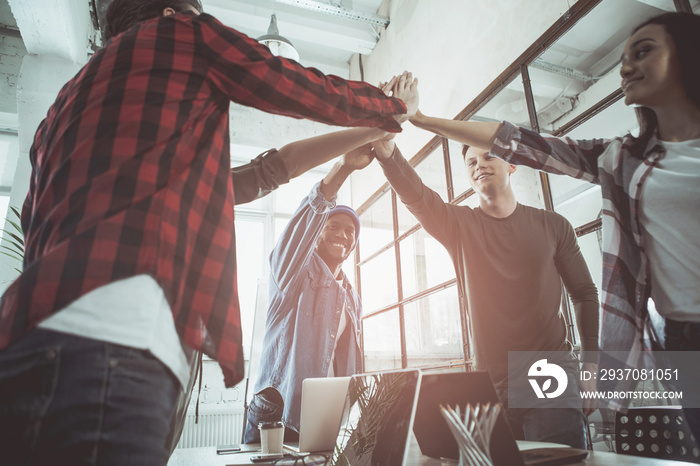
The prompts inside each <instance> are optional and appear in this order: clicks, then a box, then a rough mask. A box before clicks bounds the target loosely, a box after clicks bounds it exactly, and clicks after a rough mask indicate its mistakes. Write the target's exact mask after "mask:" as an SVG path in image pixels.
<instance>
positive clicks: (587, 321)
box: [555, 218, 599, 415]
mask: <svg viewBox="0 0 700 466" xmlns="http://www.w3.org/2000/svg"><path fill="white" fill-rule="evenodd" d="M561 223H562V229H561V232H560V234H559V244H558V245H557V252H556V255H555V262H556V265H557V270H558V271H559V275H560V276H561V278H562V281H563V282H564V287H565V288H566V290H567V291H568V292H569V296H570V297H571V302H572V304H573V307H574V315H575V317H576V326H577V327H578V333H579V337H580V340H581V352H582V356H583V369H584V370H587V371H590V372H594V373H595V372H596V370H597V365H598V360H597V359H596V357H595V356H596V355H597V354H598V353H597V352H598V327H599V323H598V321H599V318H598V314H599V311H598V310H599V301H598V290H597V289H596V286H595V284H594V283H593V279H592V278H591V274H590V272H589V270H588V266H587V265H586V261H585V260H584V258H583V254H581V249H580V248H579V246H578V243H577V241H576V233H574V229H573V228H572V227H571V224H570V223H569V222H568V221H566V220H565V219H564V218H561ZM579 385H580V386H581V390H586V391H594V390H595V386H596V381H595V380H590V381H587V382H586V381H583V380H580V381H579ZM583 404H584V405H583V408H584V414H586V415H588V414H590V413H592V412H593V411H595V409H596V407H597V404H596V403H595V402H594V400H591V399H584V400H583Z"/></svg>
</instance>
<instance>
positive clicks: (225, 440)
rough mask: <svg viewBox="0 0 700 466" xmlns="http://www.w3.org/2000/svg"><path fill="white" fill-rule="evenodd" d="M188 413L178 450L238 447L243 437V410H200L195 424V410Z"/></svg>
mask: <svg viewBox="0 0 700 466" xmlns="http://www.w3.org/2000/svg"><path fill="white" fill-rule="evenodd" d="M191 411H192V413H187V417H186V418H185V426H184V427H183V429H182V436H181V437H180V441H179V442H178V444H177V448H195V447H210V446H216V445H238V444H239V443H241V437H242V435H243V410H241V409H240V408H239V409H236V410H232V409H231V408H230V407H229V408H228V409H226V408H222V409H220V410H212V409H207V410H206V412H204V413H202V411H201V410H200V413H199V421H198V422H197V424H195V422H194V420H195V416H194V410H191Z"/></svg>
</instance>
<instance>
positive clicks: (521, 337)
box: [373, 77, 598, 448]
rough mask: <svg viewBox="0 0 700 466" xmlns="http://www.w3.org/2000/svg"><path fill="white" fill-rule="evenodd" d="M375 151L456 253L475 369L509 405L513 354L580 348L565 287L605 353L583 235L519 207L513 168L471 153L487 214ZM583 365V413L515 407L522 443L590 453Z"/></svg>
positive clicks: (585, 332) (592, 345) (573, 367)
mask: <svg viewBox="0 0 700 466" xmlns="http://www.w3.org/2000/svg"><path fill="white" fill-rule="evenodd" d="M409 81H410V80H407V79H405V77H404V78H403V79H402V80H400V81H399V83H398V84H397V86H407V87H408V86H410V84H411V83H410V82H409ZM394 92H395V95H397V96H399V95H401V93H400V91H399V90H397V89H396V88H395V89H394ZM414 92H417V91H415V90H414ZM403 95H404V96H407V94H403ZM406 98H410V97H406ZM415 98H417V95H416V96H415ZM373 146H374V152H375V156H376V158H377V159H378V160H379V162H380V164H381V166H382V169H383V170H384V174H385V175H386V177H387V180H388V181H389V183H390V184H391V186H392V187H393V188H394V190H395V191H396V193H397V194H398V196H399V198H400V199H401V201H402V202H403V203H404V204H405V205H406V207H408V209H409V210H410V211H411V212H412V213H413V215H415V216H416V218H417V219H418V221H419V222H420V223H421V225H422V226H423V228H425V230H426V231H427V232H428V233H430V234H431V235H432V236H433V237H434V238H435V239H437V240H438V241H440V243H442V244H443V245H444V246H445V248H447V250H448V252H449V253H450V256H451V257H452V261H453V263H454V266H455V271H456V275H457V282H458V286H459V292H460V294H461V295H462V296H465V297H466V300H467V303H468V310H469V316H470V320H471V330H472V334H473V343H474V364H475V367H476V369H480V370H487V371H488V372H489V374H490V376H491V379H492V380H493V382H494V384H495V385H496V388H497V391H498V393H499V397H500V398H501V401H502V402H503V403H504V405H506V406H507V400H508V352H509V351H510V352H516V351H521V352H524V351H529V352H569V351H571V344H570V343H569V342H568V341H567V339H566V326H565V321H564V319H563V317H562V315H561V314H560V312H559V305H560V302H561V282H562V281H563V282H564V285H565V287H566V289H567V290H568V292H569V294H570V296H571V301H572V302H573V305H574V312H575V314H576V321H577V323H578V329H579V334H580V336H581V347H582V350H583V351H584V352H595V351H597V350H598V293H597V290H596V287H595V285H594V283H593V281H592V279H591V276H590V273H589V271H588V267H587V266H586V263H585V261H584V259H583V256H582V255H581V251H580V249H579V247H578V245H577V243H576V235H575V233H574V230H573V228H572V227H571V225H570V224H569V222H568V221H567V220H566V219H565V218H564V217H562V216H561V215H559V214H557V213H555V212H551V211H545V210H542V209H536V208H532V207H528V206H524V205H522V204H519V203H518V202H517V201H516V199H515V195H514V193H513V189H512V186H511V180H510V178H511V174H513V173H514V172H515V171H516V167H515V166H514V165H509V164H507V163H506V162H504V161H502V160H500V159H498V158H495V157H492V156H491V155H489V153H488V151H485V150H480V149H476V148H468V147H466V146H465V148H464V151H463V154H464V156H465V165H466V167H467V174H468V177H469V182H470V184H471V186H472V187H473V189H474V191H475V192H476V194H477V195H478V196H479V207H477V208H475V209H472V208H470V207H466V206H457V205H452V204H448V203H446V202H444V201H443V200H442V199H441V198H440V196H439V195H438V194H437V193H436V192H434V191H433V190H431V189H430V188H428V187H427V186H425V184H423V182H422V181H421V179H420V178H419V176H418V174H417V173H416V171H415V170H414V169H413V168H412V167H411V166H410V165H409V163H408V162H407V161H406V159H405V158H404V157H403V156H402V155H401V153H400V152H399V150H398V148H397V147H396V145H395V143H394V141H393V139H392V138H391V137H387V138H385V139H382V140H379V141H376V142H375V143H373ZM586 364H593V363H592V362H591V363H586ZM577 366H578V363H577V361H575V360H572V362H571V364H570V365H569V367H568V368H566V369H567V372H568V373H569V374H568V375H569V383H568V386H569V387H573V388H574V390H573V391H574V392H576V393H575V394H574V395H575V397H576V400H577V403H576V404H577V405H578V407H577V408H561V409H538V408H535V409H507V417H508V420H509V423H510V425H511V428H512V430H513V432H514V434H515V435H516V437H517V438H521V439H522V438H524V439H525V440H533V441H549V442H557V443H564V444H567V445H571V446H573V447H578V448H585V417H584V415H583V411H582V406H581V401H580V395H579V393H578V391H577V390H575V388H576V387H577V379H578V377H576V375H577V372H578V367H577ZM591 369H592V367H591ZM586 410H587V411H588V410H591V411H592V409H590V407H588V406H587V409H586Z"/></svg>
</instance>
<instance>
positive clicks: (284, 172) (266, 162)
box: [231, 128, 387, 205]
mask: <svg viewBox="0 0 700 466" xmlns="http://www.w3.org/2000/svg"><path fill="white" fill-rule="evenodd" d="M386 134H387V133H386V131H382V130H380V129H377V128H354V129H349V130H345V131H338V132H336V133H332V134H324V135H322V136H316V137H313V138H309V139H302V140H301V141H297V142H292V143H290V144H287V145H285V146H283V147H282V148H281V149H280V150H275V149H270V150H269V151H266V152H263V153H262V154H260V155H259V156H257V157H256V158H254V159H253V160H251V161H250V163H246V164H244V165H241V166H238V167H235V168H232V169H231V178H232V180H233V191H234V199H235V202H236V205H239V204H245V203H247V202H251V201H254V200H255V199H259V198H261V197H263V196H266V195H268V194H269V193H270V192H272V191H274V190H275V189H277V188H278V187H279V186H280V185H282V184H285V183H288V182H289V180H291V179H292V178H296V177H297V176H299V175H301V174H303V173H306V172H307V171H308V170H311V169H312V168H314V167H317V166H319V165H322V164H324V163H326V162H328V161H329V160H331V159H334V158H335V157H337V156H339V155H341V154H344V153H346V152H348V151H350V150H352V149H353V148H355V147H357V145H358V144H366V143H368V142H370V141H373V140H375V139H377V138H379V137H382V136H384V135H386Z"/></svg>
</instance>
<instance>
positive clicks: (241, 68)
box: [192, 14, 415, 131]
mask: <svg viewBox="0 0 700 466" xmlns="http://www.w3.org/2000/svg"><path fill="white" fill-rule="evenodd" d="M192 21H193V26H194V28H195V31H194V33H195V34H198V35H200V36H201V39H202V41H201V43H202V44H203V45H202V50H201V52H202V53H201V56H202V58H204V60H206V72H207V77H208V78H209V80H210V81H211V82H212V83H213V84H214V86H216V88H217V89H219V90H220V91H221V92H222V94H223V95H225V96H226V97H227V98H229V99H230V100H233V101H234V102H237V103H240V104H242V105H248V106H251V107H254V108H257V109H260V110H263V111H265V112H270V113H276V114H279V115H286V116H291V117H294V118H308V119H311V120H314V121H319V122H322V123H327V124H333V125H340V126H378V127H381V128H383V129H386V130H388V131H400V130H401V128H400V125H399V121H403V120H404V119H406V118H407V117H408V116H410V115H411V113H410V112H415V109H414V110H410V109H409V114H408V115H406V114H407V108H406V106H405V105H404V104H403V102H401V101H400V100H399V99H397V98H394V97H389V96H387V95H385V94H384V93H383V92H382V91H380V90H379V89H377V88H376V87H374V86H371V85H370V84H367V83H364V82H359V81H347V80H345V79H342V78H340V77H338V76H333V75H324V74H323V73H321V72H320V71H319V70H317V69H314V68H305V67H303V66H301V65H300V64H299V63H297V62H296V61H294V60H288V59H286V58H282V57H277V56H274V55H272V54H271V53H270V51H269V50H268V48H267V47H265V46H264V45H261V44H259V43H258V42H257V41H255V40H253V39H251V38H250V37H248V36H246V35H245V34H242V33H240V32H238V31H236V30H235V29H231V28H228V27H226V26H224V25H222V24H221V23H220V22H219V21H217V20H216V19H215V18H213V17H212V16H210V15H207V14H202V15H199V16H197V17H196V18H194V19H192ZM403 115H405V116H403ZM397 120H398V121H397Z"/></svg>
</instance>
